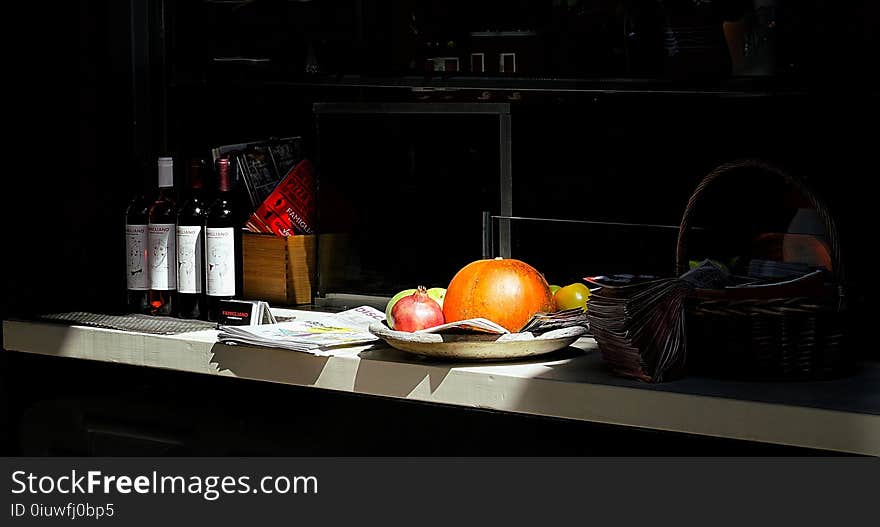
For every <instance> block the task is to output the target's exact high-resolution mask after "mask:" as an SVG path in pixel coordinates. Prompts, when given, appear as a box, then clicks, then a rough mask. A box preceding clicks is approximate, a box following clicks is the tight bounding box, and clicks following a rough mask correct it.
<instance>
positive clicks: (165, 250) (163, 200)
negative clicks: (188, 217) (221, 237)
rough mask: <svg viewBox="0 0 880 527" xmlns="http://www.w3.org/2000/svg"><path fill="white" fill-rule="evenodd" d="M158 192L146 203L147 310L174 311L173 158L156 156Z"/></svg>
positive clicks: (168, 312) (162, 313)
mask: <svg viewBox="0 0 880 527" xmlns="http://www.w3.org/2000/svg"><path fill="white" fill-rule="evenodd" d="M158 168H159V195H158V196H157V197H156V200H155V201H154V202H153V204H152V206H150V224H149V228H148V234H149V236H148V239H149V245H148V248H147V252H148V255H149V261H150V313H151V314H153V315H166V316H170V315H172V314H174V309H175V298H174V296H175V294H176V292H177V247H176V241H177V240H176V236H175V233H176V227H177V207H176V206H175V203H174V161H173V160H172V158H170V157H160V158H159V163H158Z"/></svg>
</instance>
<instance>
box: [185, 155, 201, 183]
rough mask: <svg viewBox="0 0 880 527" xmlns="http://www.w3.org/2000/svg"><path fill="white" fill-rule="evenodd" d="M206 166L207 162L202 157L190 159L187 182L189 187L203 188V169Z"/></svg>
mask: <svg viewBox="0 0 880 527" xmlns="http://www.w3.org/2000/svg"><path fill="white" fill-rule="evenodd" d="M204 168H205V162H204V160H202V159H190V161H189V166H188V169H187V174H186V176H187V184H188V185H189V188H191V189H193V190H198V189H201V188H202V171H203V170H204Z"/></svg>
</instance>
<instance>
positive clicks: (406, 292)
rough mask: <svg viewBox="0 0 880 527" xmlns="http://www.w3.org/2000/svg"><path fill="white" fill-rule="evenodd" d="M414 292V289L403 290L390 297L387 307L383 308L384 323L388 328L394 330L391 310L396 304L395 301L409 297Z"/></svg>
mask: <svg viewBox="0 0 880 527" xmlns="http://www.w3.org/2000/svg"><path fill="white" fill-rule="evenodd" d="M415 292H416V290H415V289H404V290H403V291H401V292H399V293H397V294H396V295H394V296H392V297H391V300H389V301H388V305H387V306H385V321H386V322H388V327H389V328H391V329H394V318H393V317H392V316H391V310H392V309H394V304H396V303H397V301H398V300H400V299H401V298H403V297H405V296H409V295H411V294H413V293H415Z"/></svg>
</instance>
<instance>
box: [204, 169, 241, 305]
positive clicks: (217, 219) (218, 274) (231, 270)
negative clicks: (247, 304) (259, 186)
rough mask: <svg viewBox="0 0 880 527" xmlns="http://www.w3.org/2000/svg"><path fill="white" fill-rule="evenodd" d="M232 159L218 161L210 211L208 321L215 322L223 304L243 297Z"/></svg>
mask: <svg viewBox="0 0 880 527" xmlns="http://www.w3.org/2000/svg"><path fill="white" fill-rule="evenodd" d="M229 170H230V166H229V159H227V158H221V159H218V160H217V190H218V196H217V199H216V201H214V203H213V204H212V205H211V208H210V209H209V210H208V218H207V222H206V228H205V257H206V263H205V270H206V273H207V280H206V290H207V297H208V320H211V321H216V320H217V319H218V317H219V313H220V301H221V300H223V299H225V298H234V297H235V296H238V295H240V294H241V286H242V259H241V229H240V228H239V226H238V225H237V223H238V221H237V219H238V216H237V214H236V213H235V211H234V207H233V199H234V198H233V195H232V192H231V185H230V175H229Z"/></svg>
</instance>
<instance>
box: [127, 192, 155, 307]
mask: <svg viewBox="0 0 880 527" xmlns="http://www.w3.org/2000/svg"><path fill="white" fill-rule="evenodd" d="M149 222H150V206H149V202H148V201H147V199H146V198H145V197H144V196H143V195H142V194H138V195H137V196H135V198H134V199H132V200H131V202H130V203H129V204H128V208H127V209H126V210H125V264H126V265H125V277H126V278H125V279H126V290H127V293H126V297H127V298H126V309H127V310H128V312H129V313H149V312H150V267H149V262H148V260H147V258H148V257H147V247H148V243H149V241H148V234H147V232H148V225H149Z"/></svg>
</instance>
